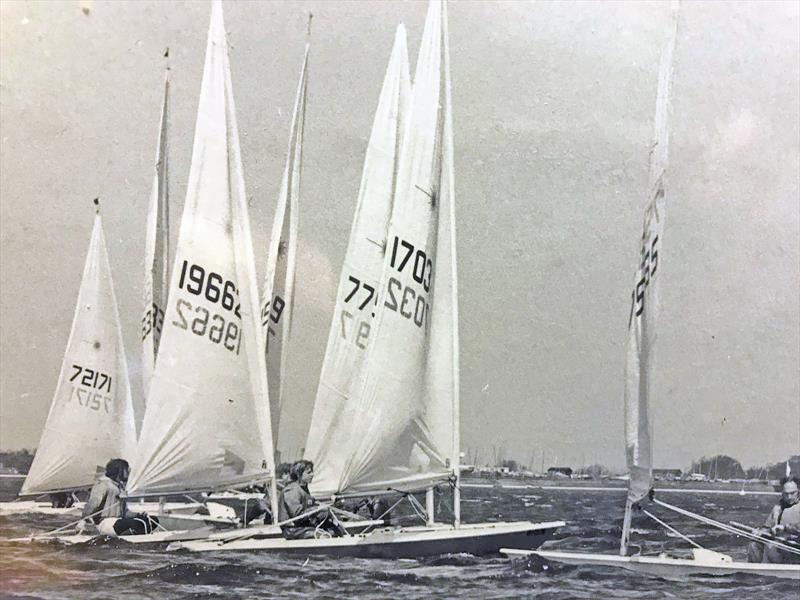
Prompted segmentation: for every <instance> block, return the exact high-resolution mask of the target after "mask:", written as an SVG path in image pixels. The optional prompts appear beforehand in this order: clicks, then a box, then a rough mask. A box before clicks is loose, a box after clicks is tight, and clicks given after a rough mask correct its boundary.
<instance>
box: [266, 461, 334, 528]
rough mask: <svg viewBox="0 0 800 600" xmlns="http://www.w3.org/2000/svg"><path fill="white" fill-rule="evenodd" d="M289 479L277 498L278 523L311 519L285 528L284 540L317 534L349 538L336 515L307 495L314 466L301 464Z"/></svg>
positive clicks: (312, 464)
mask: <svg viewBox="0 0 800 600" xmlns="http://www.w3.org/2000/svg"><path fill="white" fill-rule="evenodd" d="M289 479H290V481H289V483H287V484H286V487H285V488H283V490H282V491H281V494H280V497H279V498H278V519H279V521H280V522H281V523H283V522H285V521H289V520H290V519H294V518H295V517H299V516H301V515H304V514H308V516H306V517H303V518H301V519H297V520H295V521H292V522H291V523H286V524H285V525H282V526H281V530H282V531H283V537H285V538H286V539H287V540H297V539H307V538H314V537H316V536H317V532H318V531H324V532H326V533H327V534H328V535H331V536H333V537H341V536H343V535H347V531H346V530H345V529H344V527H342V524H341V523H339V520H338V519H337V518H336V517H335V516H334V515H333V513H332V512H331V511H330V510H329V509H328V508H324V507H320V504H319V503H318V502H317V501H316V500H315V499H314V497H313V496H312V495H311V493H310V492H309V491H308V485H309V484H310V483H311V480H312V479H314V463H313V462H311V461H310V460H298V461H297V462H296V463H294V464H293V465H292V468H291V470H290V471H289Z"/></svg>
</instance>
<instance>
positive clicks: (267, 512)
mask: <svg viewBox="0 0 800 600" xmlns="http://www.w3.org/2000/svg"><path fill="white" fill-rule="evenodd" d="M291 468H292V465H291V464H289V463H280V464H279V465H278V466H277V467H276V468H275V470H276V471H277V472H278V479H277V481H276V482H275V485H276V486H277V488H278V493H279V494H280V493H281V490H283V488H284V487H286V484H287V483H289V471H290V470H291ZM263 491H264V497H263V498H259V499H258V500H256V501H255V502H250V503H246V504H245V507H244V509H243V510H242V514H241V515H239V519H240V520H241V521H242V524H243V525H244V526H245V527H247V525H248V524H250V523H252V522H253V521H256V520H259V519H261V520H263V523H264V524H268V523H272V522H273V520H272V507H271V506H270V499H269V484H267V485H265V486H264V487H263Z"/></svg>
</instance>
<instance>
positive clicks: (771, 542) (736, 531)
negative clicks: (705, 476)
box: [653, 498, 800, 556]
mask: <svg viewBox="0 0 800 600" xmlns="http://www.w3.org/2000/svg"><path fill="white" fill-rule="evenodd" d="M653 502H654V503H655V504H658V505H659V506H663V507H664V508H668V509H669V510H672V511H675V512H676V513H678V514H680V515H684V516H686V517H690V518H692V519H695V520H697V521H700V522H701V523H704V524H706V525H710V526H711V527H716V528H718V529H722V530H723V531H727V532H728V533H732V534H734V535H738V536H741V537H743V538H747V539H748V540H752V541H754V542H761V543H762V544H767V545H770V546H774V547H775V548H780V549H781V550H784V551H786V552H789V553H790V554H796V555H798V556H800V550H798V549H796V548H792V547H791V546H787V545H786V544H782V543H781V542H778V541H776V540H769V539H765V538H763V537H761V536H758V535H753V534H752V533H748V532H747V531H743V530H741V529H736V528H735V527H731V526H730V525H725V524H724V523H720V522H719V521H715V520H714V519H710V518H708V517H704V516H702V515H698V514H697V513H693V512H691V511H688V510H685V509H683V508H679V507H677V506H673V505H671V504H667V503H666V502H662V501H661V500H657V499H655V498H653Z"/></svg>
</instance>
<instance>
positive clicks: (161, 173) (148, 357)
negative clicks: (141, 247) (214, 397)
mask: <svg viewBox="0 0 800 600" xmlns="http://www.w3.org/2000/svg"><path fill="white" fill-rule="evenodd" d="M168 122H169V67H167V68H166V70H165V73H164V97H163V101H162V104H161V118H160V119H159V131H158V142H157V144H156V156H155V169H154V173H153V185H152V188H151V192H150V205H149V207H148V211H147V230H146V240H145V275H144V314H143V316H142V390H143V401H142V402H141V403H140V406H139V407H137V408H138V410H137V411H136V416H137V418H136V425H137V428H138V429H141V426H142V419H143V417H144V399H145V398H146V397H147V391H148V389H149V387H150V380H151V379H152V376H153V368H154V367H155V361H156V356H157V354H158V345H159V342H160V339H161V330H162V328H163V325H164V312H165V309H166V306H167V291H168V290H169V264H170V263H169V142H168Z"/></svg>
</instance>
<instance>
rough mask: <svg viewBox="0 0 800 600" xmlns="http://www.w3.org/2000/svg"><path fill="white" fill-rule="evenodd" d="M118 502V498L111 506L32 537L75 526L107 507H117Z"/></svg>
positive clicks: (51, 533)
mask: <svg viewBox="0 0 800 600" xmlns="http://www.w3.org/2000/svg"><path fill="white" fill-rule="evenodd" d="M118 504H119V500H117V501H116V502H114V504H112V505H111V506H108V507H103V508H101V509H100V510H97V511H95V512H93V513H92V514H90V515H86V516H85V517H83V516H82V517H81V518H80V519H78V520H77V521H72V522H71V523H67V524H66V525H64V526H63V527H59V528H58V529H53V530H52V531H46V532H44V533H40V534H39V535H34V536H32V537H34V538H37V537H43V536H47V535H53V534H54V533H58V532H59V531H63V530H64V529H67V528H69V527H75V526H76V525H77V524H78V523H80V522H81V521H84V520H86V519H91V518H92V517H96V516H97V515H99V514H100V513H101V512H103V511H104V510H105V509H106V508H109V509H111V508H115V507H116V506H117V505H118Z"/></svg>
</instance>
